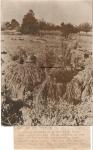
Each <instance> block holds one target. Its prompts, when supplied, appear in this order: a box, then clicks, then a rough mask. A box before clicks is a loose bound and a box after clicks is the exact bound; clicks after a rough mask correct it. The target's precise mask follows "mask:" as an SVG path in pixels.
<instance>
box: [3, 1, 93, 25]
mask: <svg viewBox="0 0 93 150" xmlns="http://www.w3.org/2000/svg"><path fill="white" fill-rule="evenodd" d="M29 9H32V10H33V11H34V12H35V16H36V18H37V19H44V20H46V21H48V22H51V23H55V24H60V23H61V22H65V23H67V22H71V23H73V24H77V25H78V24H80V23H82V22H90V23H91V22H92V0H2V21H3V22H4V21H10V20H11V19H12V18H15V19H17V20H18V21H19V22H20V23H21V22H22V18H23V16H24V15H25V14H26V13H27V12H28V10H29Z"/></svg>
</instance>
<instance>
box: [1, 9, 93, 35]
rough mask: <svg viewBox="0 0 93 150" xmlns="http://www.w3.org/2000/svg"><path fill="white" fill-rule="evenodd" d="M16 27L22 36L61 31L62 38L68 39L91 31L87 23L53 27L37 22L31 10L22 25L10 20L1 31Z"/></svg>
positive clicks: (63, 24) (44, 22) (50, 24)
mask: <svg viewBox="0 0 93 150" xmlns="http://www.w3.org/2000/svg"><path fill="white" fill-rule="evenodd" d="M17 27H18V30H19V31H20V32H21V33H22V34H36V33H39V31H41V30H48V31H52V30H55V31H56V30H57V31H61V32H62V34H63V36H65V37H68V35H69V34H71V33H78V32H81V31H83V32H86V34H87V33H88V32H90V31H91V30H92V25H91V24H89V23H87V22H86V23H82V24H80V25H78V26H75V25H73V24H71V23H64V22H62V23H61V24H60V25H55V24H52V23H49V22H46V21H44V20H43V19H42V20H38V19H37V18H36V17H35V13H34V11H33V10H29V11H28V12H27V14H26V15H24V17H23V20H22V24H21V25H20V24H19V22H18V21H17V20H16V19H12V20H11V22H6V23H5V24H4V25H3V26H2V27H1V29H2V30H4V29H9V30H12V29H15V28H17Z"/></svg>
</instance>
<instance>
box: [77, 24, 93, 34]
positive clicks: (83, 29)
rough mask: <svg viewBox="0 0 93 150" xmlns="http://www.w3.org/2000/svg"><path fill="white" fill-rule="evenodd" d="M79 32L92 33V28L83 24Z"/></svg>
mask: <svg viewBox="0 0 93 150" xmlns="http://www.w3.org/2000/svg"><path fill="white" fill-rule="evenodd" d="M78 29H79V31H83V32H86V34H87V32H90V31H91V29H92V26H91V25H90V24H89V23H83V24H80V25H79V27H78Z"/></svg>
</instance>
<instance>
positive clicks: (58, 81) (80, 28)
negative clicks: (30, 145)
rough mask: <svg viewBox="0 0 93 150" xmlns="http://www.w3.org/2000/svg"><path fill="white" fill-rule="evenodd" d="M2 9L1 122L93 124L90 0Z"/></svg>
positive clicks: (40, 1)
mask: <svg viewBox="0 0 93 150" xmlns="http://www.w3.org/2000/svg"><path fill="white" fill-rule="evenodd" d="M1 9H2V17H1V34H2V35H1V68H2V70H1V72H2V82H1V96H2V100H1V101H2V108H1V119H2V121H1V122H2V125H3V126H24V125H25V126H90V125H93V54H92V51H93V47H92V40H93V38H92V36H93V28H92V27H93V24H92V0H2V4H1Z"/></svg>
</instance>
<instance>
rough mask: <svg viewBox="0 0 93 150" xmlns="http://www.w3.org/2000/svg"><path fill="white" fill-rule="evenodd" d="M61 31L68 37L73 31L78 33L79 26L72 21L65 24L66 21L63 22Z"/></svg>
mask: <svg viewBox="0 0 93 150" xmlns="http://www.w3.org/2000/svg"><path fill="white" fill-rule="evenodd" d="M61 31H62V33H63V36H65V38H68V35H69V34H71V33H77V28H76V27H75V26H73V25H72V24H71V23H68V24H65V23H64V22H62V23H61Z"/></svg>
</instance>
